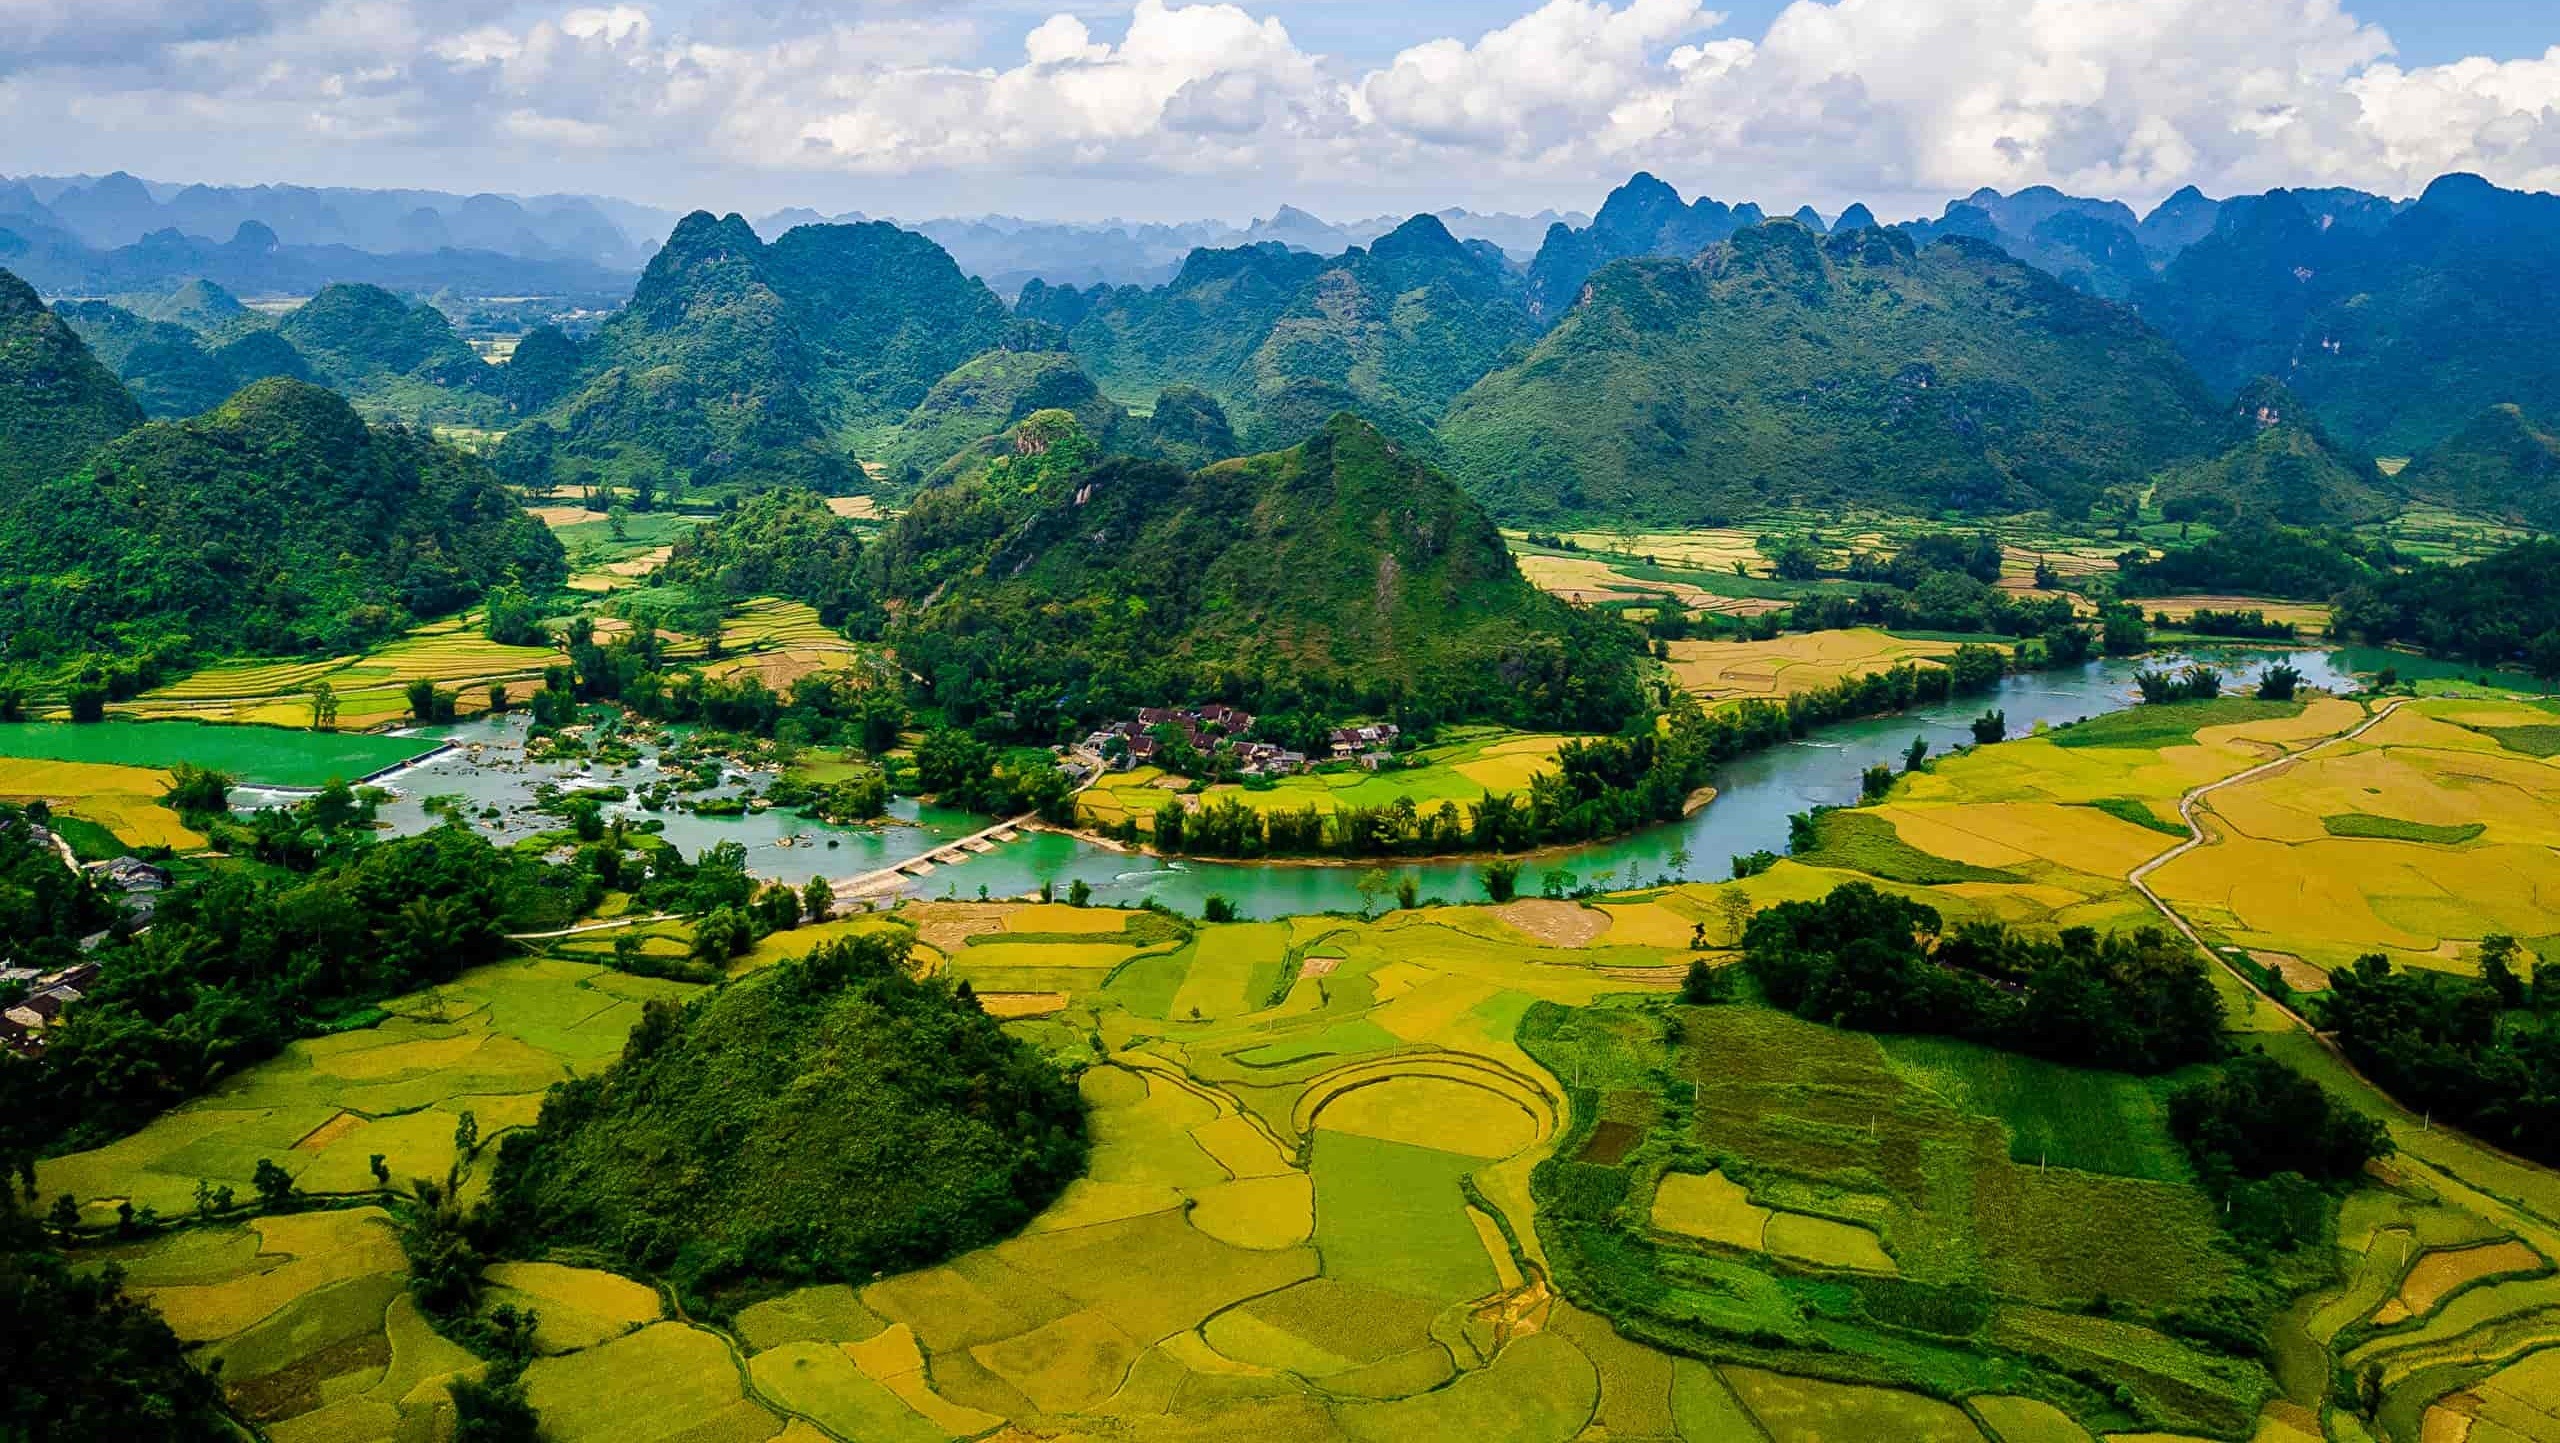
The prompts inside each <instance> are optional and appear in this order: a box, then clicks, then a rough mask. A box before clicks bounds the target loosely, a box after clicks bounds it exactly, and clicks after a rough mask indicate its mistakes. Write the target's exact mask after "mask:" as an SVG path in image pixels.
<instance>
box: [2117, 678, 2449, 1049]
mask: <svg viewBox="0 0 2560 1443" xmlns="http://www.w3.org/2000/svg"><path fill="white" fill-rule="evenodd" d="M2409 700H2410V699H2409V698H2408V697H2394V698H2392V699H2391V700H2390V701H2388V702H2385V703H2384V704H2383V705H2382V707H2381V708H2380V709H2379V710H2377V711H2376V712H2374V714H2373V715H2371V716H2369V717H2366V718H2365V719H2364V720H2363V721H2361V722H2358V723H2357V724H2356V725H2355V726H2353V727H2351V728H2349V729H2348V730H2346V731H2343V732H2340V733H2338V734H2337V735H2336V736H2333V737H2331V738H2329V739H2328V740H2327V741H2324V742H2319V743H2316V744H2314V745H2312V746H2307V747H2304V748H2303V749H2302V750H2300V751H2298V752H2288V753H2286V754H2285V755H2283V756H2280V757H2277V758H2276V759H2275V760H2273V761H2269V762H2261V763H2259V764H2258V765H2256V766H2254V767H2251V768H2249V769H2248V770H2247V771H2245V772H2238V773H2234V774H2233V775H2231V776H2227V777H2224V778H2223V779H2222V780H2220V781H2218V782H2207V783H2205V784H2204V785H2203V786H2200V787H2198V788H2196V789H2195V790H2194V791H2191V792H2189V793H2187V794H2186V795H2185V796H2183V797H2180V798H2179V799H2178V820H2180V821H2182V822H2185V823H2186V824H2187V832H2188V836H2187V839H2186V840H2185V841H2183V842H2180V843H2179V844H2178V845H2176V846H2175V847H2172V848H2170V849H2169V850H2168V851H2166V852H2163V853H2161V854H2160V855H2159V856H2156V857H2154V858H2152V859H2151V860H2150V861H2148V862H2145V863H2143V864H2142V865H2141V866H2139V867H2136V868H2134V869H2133V870H2132V871H2130V872H2127V873H2125V877H2124V879H2125V881H2127V882H2129V883H2131V884H2132V885H2133V889H2134V890H2135V891H2137V892H2140V893H2141V894H2142V896H2143V900H2145V901H2147V902H2149V903H2150V904H2151V905H2152V906H2153V907H2156V908H2158V909H2159V912H2160V915H2161V916H2163V917H2166V918H2168V919H2169V925H2170V926H2172V927H2175V928H2177V929H2178V930H2179V931H2180V932H2182V933H2184V934H2185V935H2186V939H2187V940H2188V941H2190V942H2193V943H2194V944H2195V945H2196V949H2197V950H2198V951H2201V952H2203V953H2204V954H2205V955H2206V956H2208V957H2211V958H2212V959H2213V960H2214V961H2215V962H2217V963H2220V964H2221V966H2222V967H2223V968H2224V970H2226V971H2228V972H2229V973H2230V974H2231V975H2232V976H2234V977H2237V978H2239V979H2240V980H2241V981H2242V982H2243V983H2245V984H2247V986H2248V988H2249V990H2250V991H2251V992H2254V993H2256V994H2257V995H2258V996H2259V997H2261V998H2264V999H2265V1000H2266V1003H2267V1005H2268V1006H2270V1007H2273V1008H2275V1009H2276V1010H2277V1011H2279V1012H2281V1013H2283V1014H2284V1015H2285V1016H2287V1017H2290V1018H2292V1019H2293V1020H2294V1022H2295V1023H2296V1024H2297V1025H2299V1026H2300V1027H2301V1028H2302V1029H2303V1030H2304V1031H2306V1032H2309V1033H2311V1034H2312V1035H2314V1036H2318V1035H2319V1029H2318V1028H2315V1027H2313V1026H2312V1025H2311V1023H2310V1020H2309V1019H2307V1018H2305V1017H2304V1016H2303V1015H2302V1014H2301V1013H2299V1012H2296V1011H2294V1010H2293V1009H2292V1008H2290V1007H2287V1006H2286V1005H2285V1004H2283V1003H2282V1002H2279V1001H2277V1000H2276V999H2275V998H2274V997H2272V996H2269V995H2268V993H2267V991H2266V989H2265V988H2263V987H2260V986H2259V985H2258V983H2257V980H2256V979H2255V978H2252V977H2251V976H2250V975H2249V974H2248V973H2246V972H2243V971H2241V970H2240V969H2239V968H2237V967H2234V966H2232V965H2231V962H2230V959H2229V958H2226V957H2224V956H2223V955H2222V954H2221V953H2220V952H2217V951H2215V950H2214V949H2213V948H2212V947H2211V946H2209V945H2207V943H2206V942H2205V940H2204V936H2203V934H2202V933H2199V932H2198V931H2196V929H2195V928H2194V927H2193V926H2192V925H2190V924H2189V923H2188V921H2187V919H2186V918H2184V917H2182V916H2180V915H2178V909H2177V908H2175V907H2172V906H2170V905H2169V904H2168V902H2166V901H2165V900H2163V899H2162V898H2161V896H2160V894H2159V893H2157V892H2154V891H2152V890H2151V880H2150V879H2151V874H2152V873H2154V872H2157V871H2159V870H2160V869H2161V868H2162V867H2165V866H2167V865H2169V864H2170V863H2171V862H2174V861H2176V860H2178V859H2179V858H2180V857H2183V856H2185V855H2186V854H2187V853H2189V852H2192V851H2194V850H2195V849H2196V848H2198V847H2201V846H2203V845H2205V843H2206V842H2207V841H2208V840H2210V839H2209V838H2207V837H2206V835H2205V830H2204V823H2203V821H2201V820H2200V819H2199V814H2200V813H2201V812H2202V811H2203V809H2204V801H2205V798H2207V797H2209V796H2211V795H2213V794H2214V793H2215V792H2218V791H2221V790H2222V789H2223V788H2225V787H2236V786H2238V785H2240V784H2241V783H2242V782H2249V781H2255V780H2257V779H2258V778H2260V777H2263V776H2268V775H2271V774H2273V773H2276V772H2280V771H2282V770H2284V769H2285V768H2287V767H2289V766H2292V765H2293V764H2294V763H2296V762H2299V761H2301V760H2302V759H2303V758H2305V757H2307V756H2310V755H2312V754H2313V753H2315V752H2321V751H2326V750H2327V749H2328V748H2330V747H2334V746H2342V745H2344V744H2346V743H2348V742H2351V741H2354V740H2355V739H2356V738H2358V737H2360V736H2363V735H2364V734H2365V733H2366V732H2369V731H2371V730H2373V729H2374V728H2375V727H2377V726H2380V725H2381V724H2382V722H2383V720H2384V718H2386V717H2389V716H2390V715H2391V714H2392V713H2393V712H2395V711H2398V710H2399V709H2400V708H2401V707H2402V706H2404V705H2406V704H2407V703H2408V701H2409ZM2322 1040H2323V1041H2326V1039H2325V1038H2324V1039H2322ZM2331 1050H2332V1051H2334V1050H2335V1048H2334V1047H2333V1048H2332V1049H2331ZM2341 1057H2342V1059H2343V1054H2341Z"/></svg>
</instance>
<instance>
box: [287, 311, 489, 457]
mask: <svg viewBox="0 0 2560 1443" xmlns="http://www.w3.org/2000/svg"><path fill="white" fill-rule="evenodd" d="M276 334H277V335H279V336H281V337H283V338H284V339H285V340H286V341H289V342H291V343H292V345H293V348H294V349H295V350H296V351H299V352H301V353H302V355H303V356H304V357H305V358H306V359H307V360H308V361H309V362H310V364H311V369H312V370H313V371H314V372H316V373H317V374H318V376H319V378H320V379H321V380H322V381H323V382H324V383H326V384H327V385H328V386H329V387H331V388H332V389H334V390H336V391H338V392H340V393H342V394H344V395H345V396H346V397H347V399H349V400H351V401H353V402H355V403H356V404H357V405H358V406H359V407H362V408H363V409H364V410H365V412H366V413H367V414H368V415H371V416H374V417H376V418H378V419H383V420H396V421H416V422H418V423H420V424H427V423H434V422H447V423H453V424H458V425H486V424H489V423H491V422H494V421H496V420H497V419H498V418H499V417H501V416H502V415H503V414H504V406H503V403H502V402H501V399H500V395H501V392H502V391H503V390H504V383H503V378H502V376H501V374H500V373H499V371H498V370H497V369H496V368H495V367H493V366H490V365H488V364H487V363H485V362H483V361H482V360H481V359H480V356H479V354H478V353H477V352H475V351H473V350H472V349H471V347H470V346H469V345H467V344H466V343H464V341H463V339H462V338H461V337H460V336H457V335H455V334H454V333H453V323H452V322H450V321H447V320H446V319H445V317H444V312H442V311H439V310H437V309H436V308H435V307H433V306H431V305H427V304H426V303H424V302H420V303H418V304H416V305H411V304H410V303H409V302H407V301H404V300H402V299H401V298H400V297H398V296H396V295H393V294H392V293H391V292H389V291H386V290H384V289H383V288H382V287H380V286H368V285H334V286H327V287H324V288H322V290H321V291H320V293H319V294H318V295H315V296H313V297H312V298H311V299H310V300H308V301H306V302H304V303H303V304H302V305H301V306H300V307H299V308H298V309H296V310H295V311H293V312H292V313H291V314H290V315H287V316H286V317H285V318H284V319H283V320H281V321H279V322H277V323H276Z"/></svg>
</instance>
